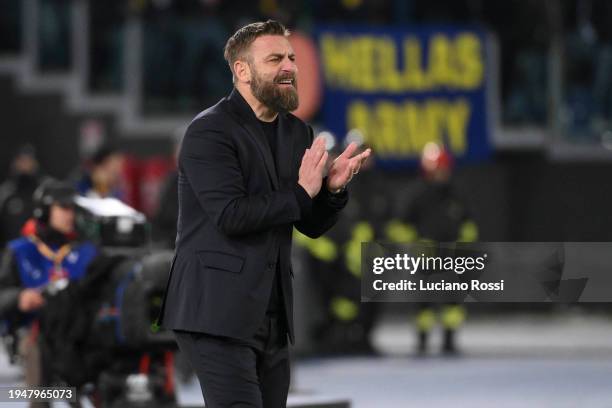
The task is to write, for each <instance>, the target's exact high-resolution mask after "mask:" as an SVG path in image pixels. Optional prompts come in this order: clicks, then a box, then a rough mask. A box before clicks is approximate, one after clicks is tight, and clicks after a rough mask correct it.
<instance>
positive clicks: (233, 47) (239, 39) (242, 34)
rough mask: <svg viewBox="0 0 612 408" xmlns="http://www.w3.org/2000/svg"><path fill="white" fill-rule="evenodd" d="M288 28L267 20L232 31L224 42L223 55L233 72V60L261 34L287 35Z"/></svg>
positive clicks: (240, 55)
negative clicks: (232, 33)
mask: <svg viewBox="0 0 612 408" xmlns="http://www.w3.org/2000/svg"><path fill="white" fill-rule="evenodd" d="M289 34H290V33H289V30H287V28H285V26H284V25H282V24H281V23H279V22H278V21H274V20H268V21H266V22H257V23H251V24H249V25H245V26H244V27H242V28H241V29H239V30H238V31H236V32H235V33H234V35H232V36H231V37H230V38H229V39H228V40H227V43H226V44H225V50H224V53H223V56H224V57H225V60H226V61H227V63H228V64H229V66H230V70H231V71H232V74H233V73H234V62H236V60H238V59H239V58H240V57H242V55H243V54H244V52H245V51H246V50H248V49H249V47H250V46H251V44H253V41H255V40H256V39H257V38H258V37H261V36H263V35H282V36H284V37H288V36H289Z"/></svg>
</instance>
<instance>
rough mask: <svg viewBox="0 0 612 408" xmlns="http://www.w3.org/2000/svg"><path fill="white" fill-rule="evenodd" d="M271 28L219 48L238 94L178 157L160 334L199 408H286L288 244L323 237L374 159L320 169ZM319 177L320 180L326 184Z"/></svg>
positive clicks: (190, 133)
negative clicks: (191, 380) (188, 377)
mask: <svg viewBox="0 0 612 408" xmlns="http://www.w3.org/2000/svg"><path fill="white" fill-rule="evenodd" d="M288 35H289V33H288V31H287V30H286V29H285V27H284V26H283V25H281V24H280V23H278V22H275V21H267V22H265V23H253V24H249V25H247V26H245V27H243V28H241V29H240V30H238V31H237V32H236V33H235V34H234V35H233V36H232V37H231V38H230V39H229V40H228V42H227V44H226V47H225V59H226V60H227V62H228V63H229V66H230V69H231V71H232V74H233V78H234V86H235V89H234V90H233V91H232V93H231V94H230V95H229V96H228V97H226V98H224V99H222V100H221V101H220V102H219V103H217V104H216V105H214V106H213V107H211V108H209V109H207V110H205V111H203V112H202V113H200V114H199V115H198V116H196V118H195V119H194V120H193V122H192V123H191V125H190V126H189V128H188V129H187V132H186V134H185V138H184V140H183V145H182V148H181V151H180V154H179V176H178V177H179V179H178V190H179V217H178V235H177V246H176V255H175V258H174V261H173V263H172V268H171V272H170V277H169V280H168V285H167V289H166V296H165V299H164V304H163V305H162V309H161V313H160V322H159V323H160V324H161V325H162V326H163V327H165V328H167V329H171V330H174V332H175V334H176V339H177V342H178V345H179V347H180V349H181V350H182V351H183V352H184V353H185V354H186V355H187V357H188V358H189V359H190V361H191V362H192V364H193V366H194V369H195V371H196V374H197V376H198V378H199V380H200V385H201V387H202V393H203V395H204V399H205V402H206V406H207V407H213V408H216V407H230V406H231V407H284V406H286V402H287V393H288V388H289V355H288V344H287V336H288V337H289V339H290V340H291V342H293V341H294V337H293V336H294V335H293V310H292V309H293V306H292V302H293V292H292V283H291V280H292V278H293V272H292V270H291V260H290V255H291V254H290V252H291V236H292V229H293V227H294V226H295V227H296V228H297V229H298V230H299V231H301V232H302V233H304V234H306V235H307V236H309V237H313V238H316V237H319V236H320V235H321V234H323V233H324V232H325V231H327V230H328V229H329V228H330V227H331V226H332V225H333V224H334V223H335V222H336V219H337V217H338V212H339V211H340V210H341V209H342V208H343V207H344V206H345V204H346V202H347V200H348V196H347V192H346V191H345V186H346V184H347V183H348V182H349V181H350V179H351V178H352V176H353V175H354V174H356V173H357V172H358V171H359V168H360V166H361V164H362V163H363V161H364V160H366V159H367V157H368V156H369V154H370V151H369V150H366V151H364V152H362V153H360V154H355V151H356V146H355V145H354V144H352V145H350V146H349V147H347V149H346V150H345V151H344V152H343V154H342V155H340V157H339V158H337V159H336V160H335V161H334V162H333V163H332V164H331V166H330V167H329V169H327V168H326V167H327V152H326V151H325V142H324V140H323V139H322V138H317V139H316V140H315V141H314V142H313V132H312V129H311V128H310V126H308V125H306V124H305V123H304V122H302V121H301V120H300V119H298V118H297V117H295V116H293V115H292V114H290V113H289V112H290V111H293V110H295V109H296V108H297V106H298V95H297V83H296V74H297V67H296V64H295V54H294V52H293V50H292V48H291V45H290V44H289V41H288V40H287V37H288ZM326 172H327V176H325V177H324V174H325V173H326Z"/></svg>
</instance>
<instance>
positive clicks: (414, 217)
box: [387, 143, 478, 354]
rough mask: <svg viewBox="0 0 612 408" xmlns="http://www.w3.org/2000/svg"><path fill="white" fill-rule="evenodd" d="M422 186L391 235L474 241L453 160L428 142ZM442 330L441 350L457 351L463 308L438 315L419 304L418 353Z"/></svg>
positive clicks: (474, 231)
mask: <svg viewBox="0 0 612 408" xmlns="http://www.w3.org/2000/svg"><path fill="white" fill-rule="evenodd" d="M420 165H421V172H422V176H423V180H422V185H420V186H419V188H418V189H417V193H416V194H415V195H414V197H415V199H414V200H413V201H412V202H411V203H410V204H408V206H407V208H406V211H405V212H404V214H402V215H401V219H400V220H398V219H395V220H392V221H391V222H390V223H389V224H388V225H387V232H388V235H389V236H391V237H392V240H393V241H395V242H416V241H422V242H427V241H433V242H474V241H476V240H478V228H477V226H476V224H475V223H474V221H473V220H472V219H471V218H470V216H469V213H468V211H467V208H466V205H465V203H464V201H463V200H462V199H461V198H460V197H459V196H458V195H457V194H456V192H455V191H454V190H453V187H452V185H451V175H452V170H453V159H452V157H451V155H450V153H449V152H448V151H447V150H446V149H445V148H443V147H441V146H439V145H437V144H434V143H428V144H427V145H426V146H425V149H424V150H423V154H422V155H421V162H420ZM438 317H439V319H440V320H439V323H440V324H441V326H442V328H443V341H442V351H443V352H444V353H448V354H453V353H456V352H457V347H456V341H455V337H456V336H455V333H456V331H457V329H459V328H460V327H461V325H462V324H463V322H464V321H465V318H466V312H465V309H464V307H463V306H462V305H457V304H446V305H442V307H441V310H440V313H439V316H436V313H435V310H434V308H433V307H432V305H431V304H420V305H419V309H418V312H417V315H416V329H417V352H418V353H420V354H424V353H426V352H427V346H428V340H429V337H430V332H431V330H432V328H433V327H434V326H435V325H436V323H437V320H438Z"/></svg>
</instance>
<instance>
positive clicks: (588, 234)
mask: <svg viewBox="0 0 612 408" xmlns="http://www.w3.org/2000/svg"><path fill="white" fill-rule="evenodd" d="M268 18H273V19H277V20H279V21H281V22H283V23H284V24H286V25H287V27H288V28H290V30H291V31H292V36H291V37H290V40H291V42H292V45H293V47H294V49H295V51H296V56H297V64H298V67H299V76H298V83H299V93H300V108H299V109H298V111H297V112H296V115H298V116H299V117H301V118H302V119H304V120H305V121H307V122H308V123H310V124H311V125H312V126H313V128H314V129H315V132H316V133H317V134H320V135H322V136H324V137H326V138H327V143H328V148H329V150H330V152H331V153H332V155H333V154H337V153H339V152H340V151H342V149H343V148H344V146H346V144H347V143H348V142H350V141H356V142H358V143H359V144H361V145H363V146H369V147H372V148H373V151H374V160H372V161H371V162H370V163H369V165H368V168H367V169H364V170H363V171H362V172H361V173H360V174H359V177H358V178H356V179H355V180H354V181H353V182H352V185H351V188H350V193H351V201H350V204H349V207H348V208H347V209H346V211H345V213H344V215H343V218H342V220H341V221H340V222H339V223H338V225H337V226H336V227H334V228H333V229H332V230H331V231H330V232H329V233H328V234H327V235H326V236H324V237H323V238H321V239H319V240H316V241H313V240H310V239H308V238H306V237H304V236H300V235H298V234H296V236H295V237H294V243H295V250H294V258H295V260H294V265H295V271H296V277H295V282H294V286H295V287H296V292H297V294H296V314H297V316H296V318H297V322H298V326H299V328H298V333H297V338H298V342H297V344H296V345H295V348H294V356H295V359H296V362H297V363H296V365H295V372H294V375H293V386H292V387H293V388H292V389H293V392H292V394H291V397H290V406H294V407H297V406H321V407H323V406H329V407H331V406H333V407H336V406H337V407H344V406H354V407H359V408H362V407H405V406H411V405H412V406H422V405H425V404H427V405H428V406H441V407H442V406H467V405H470V406H491V405H492V404H495V405H497V406H513V407H514V406H556V407H558V406H568V407H569V406H597V407H604V406H610V405H612V392H610V389H611V387H610V386H611V385H612V314H611V310H610V307H609V305H608V304H603V303H582V304H573V305H559V304H553V303H539V304H525V303H514V304H503V303H497V304H473V305H469V307H467V308H466V307H463V306H461V305H452V304H451V305H415V304H408V303H360V289H361V288H360V265H359V262H360V260H359V253H360V252H359V251H360V243H361V242H367V241H373V240H390V241H395V242H417V241H423V240H433V241H446V242H452V241H465V242H473V241H507V242H591V241H592V242H610V241H612V216H611V210H610V209H611V208H612V185H611V181H610V180H611V179H610V174H612V28H611V27H612V3H610V2H609V1H607V0H503V1H497V2H490V1H484V0H453V1H450V0H427V1H425V0H376V1H374V0H327V1H323V0H312V1H306V0H303V1H300V0H296V1H280V0H251V1H240V0H237V1H225V0H104V1H102V0H97V1H96V0H1V1H0V112H2V113H1V114H0V118H2V122H3V127H2V129H3V130H2V136H1V137H0V163H1V166H0V180H4V183H3V184H2V186H1V187H0V241H1V244H2V246H5V245H6V244H7V243H8V242H10V241H11V240H14V239H15V238H18V237H19V236H20V235H24V234H26V232H24V230H23V229H22V227H23V224H24V223H25V222H26V221H27V220H28V219H29V218H30V217H31V216H32V211H33V209H34V207H35V205H36V203H34V202H33V201H32V198H31V197H32V193H33V192H34V190H35V189H36V187H37V186H38V184H39V183H40V182H41V181H43V180H44V179H45V178H47V177H52V178H54V179H59V180H64V181H66V182H68V183H70V184H72V185H73V186H74V187H75V188H76V189H77V191H78V193H79V194H81V195H82V196H83V197H88V198H92V197H93V198H96V199H101V200H104V199H108V198H113V199H117V200H119V201H120V202H122V203H123V204H125V205H127V206H128V208H129V209H130V211H127V212H126V211H123V212H122V211H118V212H117V213H114V214H109V213H107V212H104V213H100V212H99V211H98V210H99V208H97V207H96V206H95V205H94V204H91V203H86V202H81V203H80V204H79V207H80V208H82V209H84V210H85V211H84V214H85V215H83V216H82V217H81V218H79V219H81V220H85V221H83V222H81V224H80V225H81V226H83V225H85V226H86V227H87V228H88V231H89V233H90V235H88V236H91V237H93V238H92V239H93V240H94V241H95V242H96V243H97V244H98V245H99V246H101V247H104V248H106V249H108V250H109V251H110V252H113V253H115V254H116V253H120V254H121V256H122V257H123V258H122V261H121V263H119V264H117V265H115V269H113V271H112V273H111V275H112V278H111V277H109V278H108V279H107V280H105V281H104V285H105V288H107V289H108V290H107V292H108V295H103V296H102V297H104V296H106V298H104V299H98V300H97V302H98V303H96V307H98V308H102V306H104V305H105V306H104V307H107V308H108V307H111V309H112V308H113V307H116V306H117V304H116V302H119V303H121V302H120V300H121V297H122V296H127V295H125V294H124V292H122V291H119V292H118V291H117V288H125V287H126V286H125V285H127V287H130V288H131V289H130V290H131V291H132V292H130V291H128V294H131V295H132V299H136V298H138V299H140V300H137V301H134V302H133V303H134V304H133V305H131V306H129V307H126V308H125V312H123V311H122V310H119V311H118V312H117V310H115V314H114V315H113V316H114V317H113V318H112V319H111V320H110V321H108V319H107V320H105V321H104V323H99V322H98V320H100V313H97V312H96V313H94V314H92V315H88V316H89V317H90V318H91V319H97V320H96V323H95V324H94V323H93V320H92V322H91V326H92V327H93V328H92V330H100V331H104V332H108V331H110V332H113V333H117V336H116V337H117V338H115V337H113V336H110V337H113V338H109V339H108V341H107V342H105V343H104V344H96V346H95V347H97V348H96V350H99V349H100V348H104V350H106V351H108V350H112V353H111V352H110V351H108V352H109V353H110V354H107V356H111V357H109V359H110V360H113V361H118V362H121V361H123V362H128V363H126V364H123V365H121V364H118V365H117V366H116V367H110V366H109V365H107V366H104V367H103V368H100V369H99V370H97V371H96V370H94V372H93V374H92V375H91V376H90V378H88V379H87V381H86V382H84V383H87V384H86V385H87V386H88V387H89V388H88V390H89V391H87V390H86V391H84V395H85V394H88V393H89V395H95V396H96V397H95V398H93V400H94V404H95V405H98V406H102V405H104V406H127V405H138V404H141V405H142V404H148V405H147V406H150V405H151V404H152V402H151V400H156V401H158V403H159V404H160V405H163V404H166V405H168V406H173V405H175V404H177V403H179V404H181V405H184V406H193V405H198V404H201V402H199V400H198V398H201V395H200V394H199V389H198V386H197V383H194V381H195V380H194V378H193V376H191V375H190V370H189V367H188V364H186V363H185V362H182V361H181V359H180V355H177V354H176V353H175V352H176V350H175V348H174V346H173V342H172V340H171V338H169V337H168V336H167V334H164V333H159V332H156V328H155V327H152V328H151V327H150V325H151V324H152V323H153V317H154V316H156V307H158V306H159V301H160V295H161V293H163V288H164V284H165V279H166V276H167V270H168V268H169V265H170V261H171V258H172V249H173V246H174V237H175V233H176V230H175V228H176V227H175V224H176V214H177V197H176V163H175V152H176V149H177V148H178V147H179V146H180V140H181V137H182V135H183V133H184V131H185V128H186V126H187V125H188V124H189V122H190V120H191V119H192V118H193V117H194V116H195V115H196V114H197V113H198V112H200V111H201V110H203V109H205V108H207V107H209V106H210V105H212V104H214V103H216V102H217V101H218V100H219V99H220V98H222V97H224V96H226V95H228V94H229V92H230V90H231V87H232V82H231V74H230V71H229V69H228V67H227V65H226V63H225V61H224V60H223V52H222V50H223V46H224V44H225V41H226V40H227V38H228V37H229V36H230V35H231V34H232V33H233V32H234V31H235V30H236V29H238V28H239V27H241V26H243V25H245V24H248V23H250V22H253V21H258V20H263V19H268ZM126 214H127V215H126ZM126 217H128V218H130V220H131V221H130V222H129V223H128V224H129V227H126V224H125V222H122V221H121V220H122V219H124V218H126ZM92 231H93V233H92ZM135 270H137V271H139V272H134V271H135ZM122 285H123V286H122ZM2 289H3V288H2V287H0V291H1V290H2ZM105 290H106V289H105ZM118 293H119V294H118ZM134 293H136V294H137V295H138V296H134ZM114 302H115V303H114ZM139 302H140V303H139ZM109 305H110V306H109ZM96 310H98V309H96ZM100 310H101V309H100ZM104 310H106V309H104ZM113 310H114V309H113ZM129 313H136V315H135V314H129ZM92 316H93V317H92ZM134 316H137V317H134ZM113 319H114V320H113ZM134 319H136V320H138V319H140V320H138V322H137V323H138V324H136V325H135V327H128V326H129V324H127V323H126V321H134ZM121 322H123V323H122V324H123V326H121ZM98 323H99V324H98ZM14 326H15V325H14V324H13V327H11V324H8V323H6V324H4V326H3V327H4V329H3V332H4V334H5V346H6V347H5V349H6V350H5V353H4V355H5V356H4V357H2V358H0V385H11V384H22V383H23V381H24V379H23V377H22V372H23V370H22V366H23V364H22V363H23V360H22V359H20V356H19V353H18V351H17V350H16V344H17V341H18V340H16V334H15V332H16V330H15V329H16V328H15V327H14ZM94 326H95V327H94ZM119 326H121V328H120V329H117V327H119ZM136 326H137V327H136ZM122 330H123V331H122ZM126 333H127V334H126ZM130 333H131V334H130ZM130 336H132V337H130ZM92 347H93V346H92ZM11 362H12V364H11ZM119 366H121V367H119ZM143 378H144V380H143ZM145 380H146V381H145ZM143 384H144V385H143ZM139 387H140V388H139ZM85 388H87V387H85ZM143 390H145V391H146V390H154V392H151V393H149V394H147V393H146V392H144V391H143ZM139 392H140V393H139ZM96 398H97V399H96ZM139 398H140V399H139ZM147 398H149V399H147ZM493 401H494V402H493ZM113 404H114V405H113ZM317 404H318V405H317Z"/></svg>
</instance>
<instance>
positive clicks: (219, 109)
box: [186, 98, 230, 134]
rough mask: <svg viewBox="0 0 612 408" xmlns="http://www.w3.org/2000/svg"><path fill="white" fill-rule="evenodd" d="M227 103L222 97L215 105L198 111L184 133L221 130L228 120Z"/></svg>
mask: <svg viewBox="0 0 612 408" xmlns="http://www.w3.org/2000/svg"><path fill="white" fill-rule="evenodd" d="M227 105H228V101H227V99H226V98H223V99H221V100H220V101H219V102H217V103H216V104H215V105H213V106H211V107H210V108H208V109H205V110H203V111H202V112H200V113H198V114H197V115H196V116H195V117H194V118H193V120H192V121H191V123H190V124H189V126H188V127H187V132H186V134H189V133H190V132H193V131H198V130H223V128H224V127H225V126H227V123H228V121H229V120H230V117H229V112H228V106H227ZM224 125H225V126H224Z"/></svg>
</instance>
